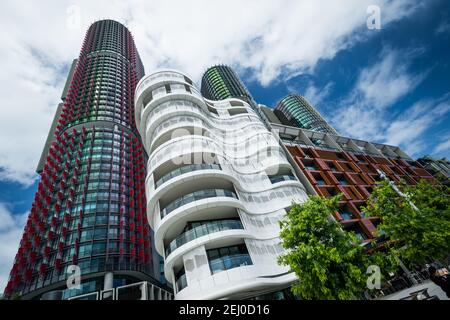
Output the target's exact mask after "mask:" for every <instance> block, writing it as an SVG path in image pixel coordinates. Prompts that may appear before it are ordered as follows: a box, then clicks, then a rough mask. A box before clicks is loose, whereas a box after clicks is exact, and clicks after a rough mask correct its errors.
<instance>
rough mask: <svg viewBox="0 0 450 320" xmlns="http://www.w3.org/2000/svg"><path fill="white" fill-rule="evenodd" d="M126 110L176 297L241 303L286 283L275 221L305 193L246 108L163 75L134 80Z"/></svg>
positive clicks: (171, 74) (177, 77)
mask: <svg viewBox="0 0 450 320" xmlns="http://www.w3.org/2000/svg"><path fill="white" fill-rule="evenodd" d="M135 110H136V124H137V127H138V129H139V132H140V134H141V136H142V141H143V144H144V146H145V148H146V150H147V152H148V154H149V159H148V163H147V177H146V194H147V201H148V202H147V215H148V221H149V224H150V226H151V227H152V228H153V229H154V231H155V242H156V250H157V251H158V252H159V254H161V255H162V256H163V257H164V260H165V261H164V262H165V263H164V273H165V276H166V278H167V280H168V281H169V282H171V283H172V284H173V286H174V291H175V298H176V299H224V298H226V299H229V298H235V299H245V298H251V297H255V296H258V295H260V294H264V293H268V292H273V291H277V290H280V289H284V288H286V287H288V286H289V285H290V284H291V283H292V282H293V281H295V280H296V278H295V276H294V275H293V274H292V273H289V270H288V268H287V267H284V266H280V265H278V263H277V257H278V255H279V254H280V253H281V252H282V251H283V249H282V247H281V246H280V239H279V231H280V230H279V221H280V219H282V218H283V216H284V215H285V214H286V210H287V209H288V208H289V207H290V206H291V204H292V202H293V201H296V202H303V201H305V200H306V198H307V194H306V191H305V189H304V187H303V185H302V184H301V183H300V182H299V181H298V179H297V178H296V177H295V175H294V173H293V169H292V167H291V165H290V164H289V162H288V160H287V158H286V157H285V155H284V153H283V151H282V149H281V147H280V145H279V143H278V141H277V139H276V138H275V137H274V136H273V135H272V133H270V132H269V131H268V130H267V129H266V127H265V126H264V124H263V122H262V120H261V119H260V118H259V116H258V115H257V114H256V113H255V112H254V111H253V109H252V108H251V107H250V105H248V104H247V103H246V102H244V101H242V100H239V99H227V100H222V101H209V100H206V99H204V98H203V97H202V96H201V94H200V93H199V91H198V89H197V88H196V87H195V86H194V85H193V82H192V81H191V80H190V79H189V78H188V77H187V76H186V75H184V74H182V73H180V72H177V71H172V70H167V71H161V72H157V73H154V74H152V75H149V76H147V77H144V78H143V79H142V80H141V81H140V82H139V84H138V86H137V89H136V98H135Z"/></svg>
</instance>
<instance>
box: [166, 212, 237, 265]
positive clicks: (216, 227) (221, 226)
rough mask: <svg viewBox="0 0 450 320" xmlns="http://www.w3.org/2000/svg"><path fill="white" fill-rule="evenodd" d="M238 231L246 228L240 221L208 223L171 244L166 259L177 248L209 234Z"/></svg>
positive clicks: (182, 235) (184, 234) (183, 234)
mask: <svg viewBox="0 0 450 320" xmlns="http://www.w3.org/2000/svg"><path fill="white" fill-rule="evenodd" d="M236 229H244V226H243V225H242V223H241V221H239V220H216V221H209V222H206V223H204V224H202V225H200V226H198V227H195V228H193V229H190V230H188V231H186V232H184V233H182V234H180V235H179V236H178V237H177V238H175V239H174V240H173V241H172V242H170V244H169V246H168V247H167V248H166V257H167V256H168V255H169V254H170V253H172V252H173V251H174V250H176V249H177V248H179V247H181V246H182V245H184V244H186V243H188V242H190V241H192V240H195V239H197V238H200V237H202V236H205V235H207V234H211V233H215V232H219V231H225V230H236Z"/></svg>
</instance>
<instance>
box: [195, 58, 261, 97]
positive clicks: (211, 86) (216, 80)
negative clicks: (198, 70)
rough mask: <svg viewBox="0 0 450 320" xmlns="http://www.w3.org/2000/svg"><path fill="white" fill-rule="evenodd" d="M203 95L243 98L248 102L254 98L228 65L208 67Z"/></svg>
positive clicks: (202, 89)
mask: <svg viewBox="0 0 450 320" xmlns="http://www.w3.org/2000/svg"><path fill="white" fill-rule="evenodd" d="M201 93H202V95H203V96H204V97H205V98H206V99H209V100H222V99H228V98H238V99H242V100H244V101H246V102H248V103H251V102H252V101H253V98H252V96H251V94H250V92H248V90H247V88H246V87H245V85H244V84H243V83H242V81H241V80H240V79H239V77H238V75H237V74H236V72H234V70H233V69H232V68H231V67H229V66H226V65H218V66H213V67H210V68H208V69H207V70H206V71H205V73H204V74H203V77H202V84H201Z"/></svg>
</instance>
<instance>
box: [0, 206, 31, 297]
mask: <svg viewBox="0 0 450 320" xmlns="http://www.w3.org/2000/svg"><path fill="white" fill-rule="evenodd" d="M27 217H28V212H26V213H24V214H19V215H14V214H12V213H11V211H10V210H9V208H8V205H7V204H5V203H1V202H0V221H1V223H0V292H3V290H4V288H5V286H6V284H7V282H8V278H9V272H10V271H11V268H12V263H13V261H14V257H15V255H16V253H17V249H18V248H19V242H20V238H21V237H22V233H23V230H24V226H25V223H26V219H27Z"/></svg>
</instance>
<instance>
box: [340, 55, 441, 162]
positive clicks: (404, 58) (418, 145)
mask: <svg viewBox="0 0 450 320" xmlns="http://www.w3.org/2000/svg"><path fill="white" fill-rule="evenodd" d="M422 52H423V50H422V49H415V50H409V51H402V52H400V51H398V50H396V49H392V48H387V47H385V48H384V49H383V50H382V52H381V54H380V55H379V59H378V61H377V62H375V63H374V64H373V65H371V66H368V67H366V68H364V69H362V70H361V72H360V74H359V76H358V79H357V81H356V84H355V86H354V88H353V90H351V92H350V93H349V94H348V96H346V97H345V98H344V99H342V101H341V102H340V107H339V108H338V110H336V111H335V112H334V114H337V117H335V118H333V121H332V123H333V124H334V125H335V126H336V128H337V130H338V131H339V132H340V133H341V134H344V135H348V136H351V137H355V138H360V139H367V140H369V141H377V142H381V143H386V144H391V145H396V146H401V147H402V148H403V149H404V151H405V152H406V153H408V154H409V155H411V156H416V155H420V152H422V151H423V150H424V149H425V148H426V146H427V144H426V143H425V141H424V140H423V139H422V137H423V134H424V133H425V132H426V131H427V130H429V129H430V128H432V127H433V126H435V125H437V124H439V123H440V122H441V121H443V119H444V115H446V114H447V113H449V112H450V95H449V94H445V95H443V96H442V97H439V98H437V99H422V100H419V101H417V102H416V103H414V104H413V105H412V106H410V107H408V108H405V109H404V110H403V111H402V112H401V113H399V114H397V112H398V111H395V110H393V109H392V106H393V105H394V104H395V103H396V102H398V101H400V100H401V99H402V98H404V97H405V96H407V95H408V94H409V93H410V92H412V91H413V90H414V89H415V88H416V87H417V85H419V84H420V83H421V82H422V80H423V79H425V77H426V76H427V75H428V73H429V70H427V71H425V72H422V73H420V74H414V73H411V72H410V71H409V67H410V64H411V63H412V61H413V60H414V59H415V58H416V57H417V56H418V55H420V54H421V53H422Z"/></svg>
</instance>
